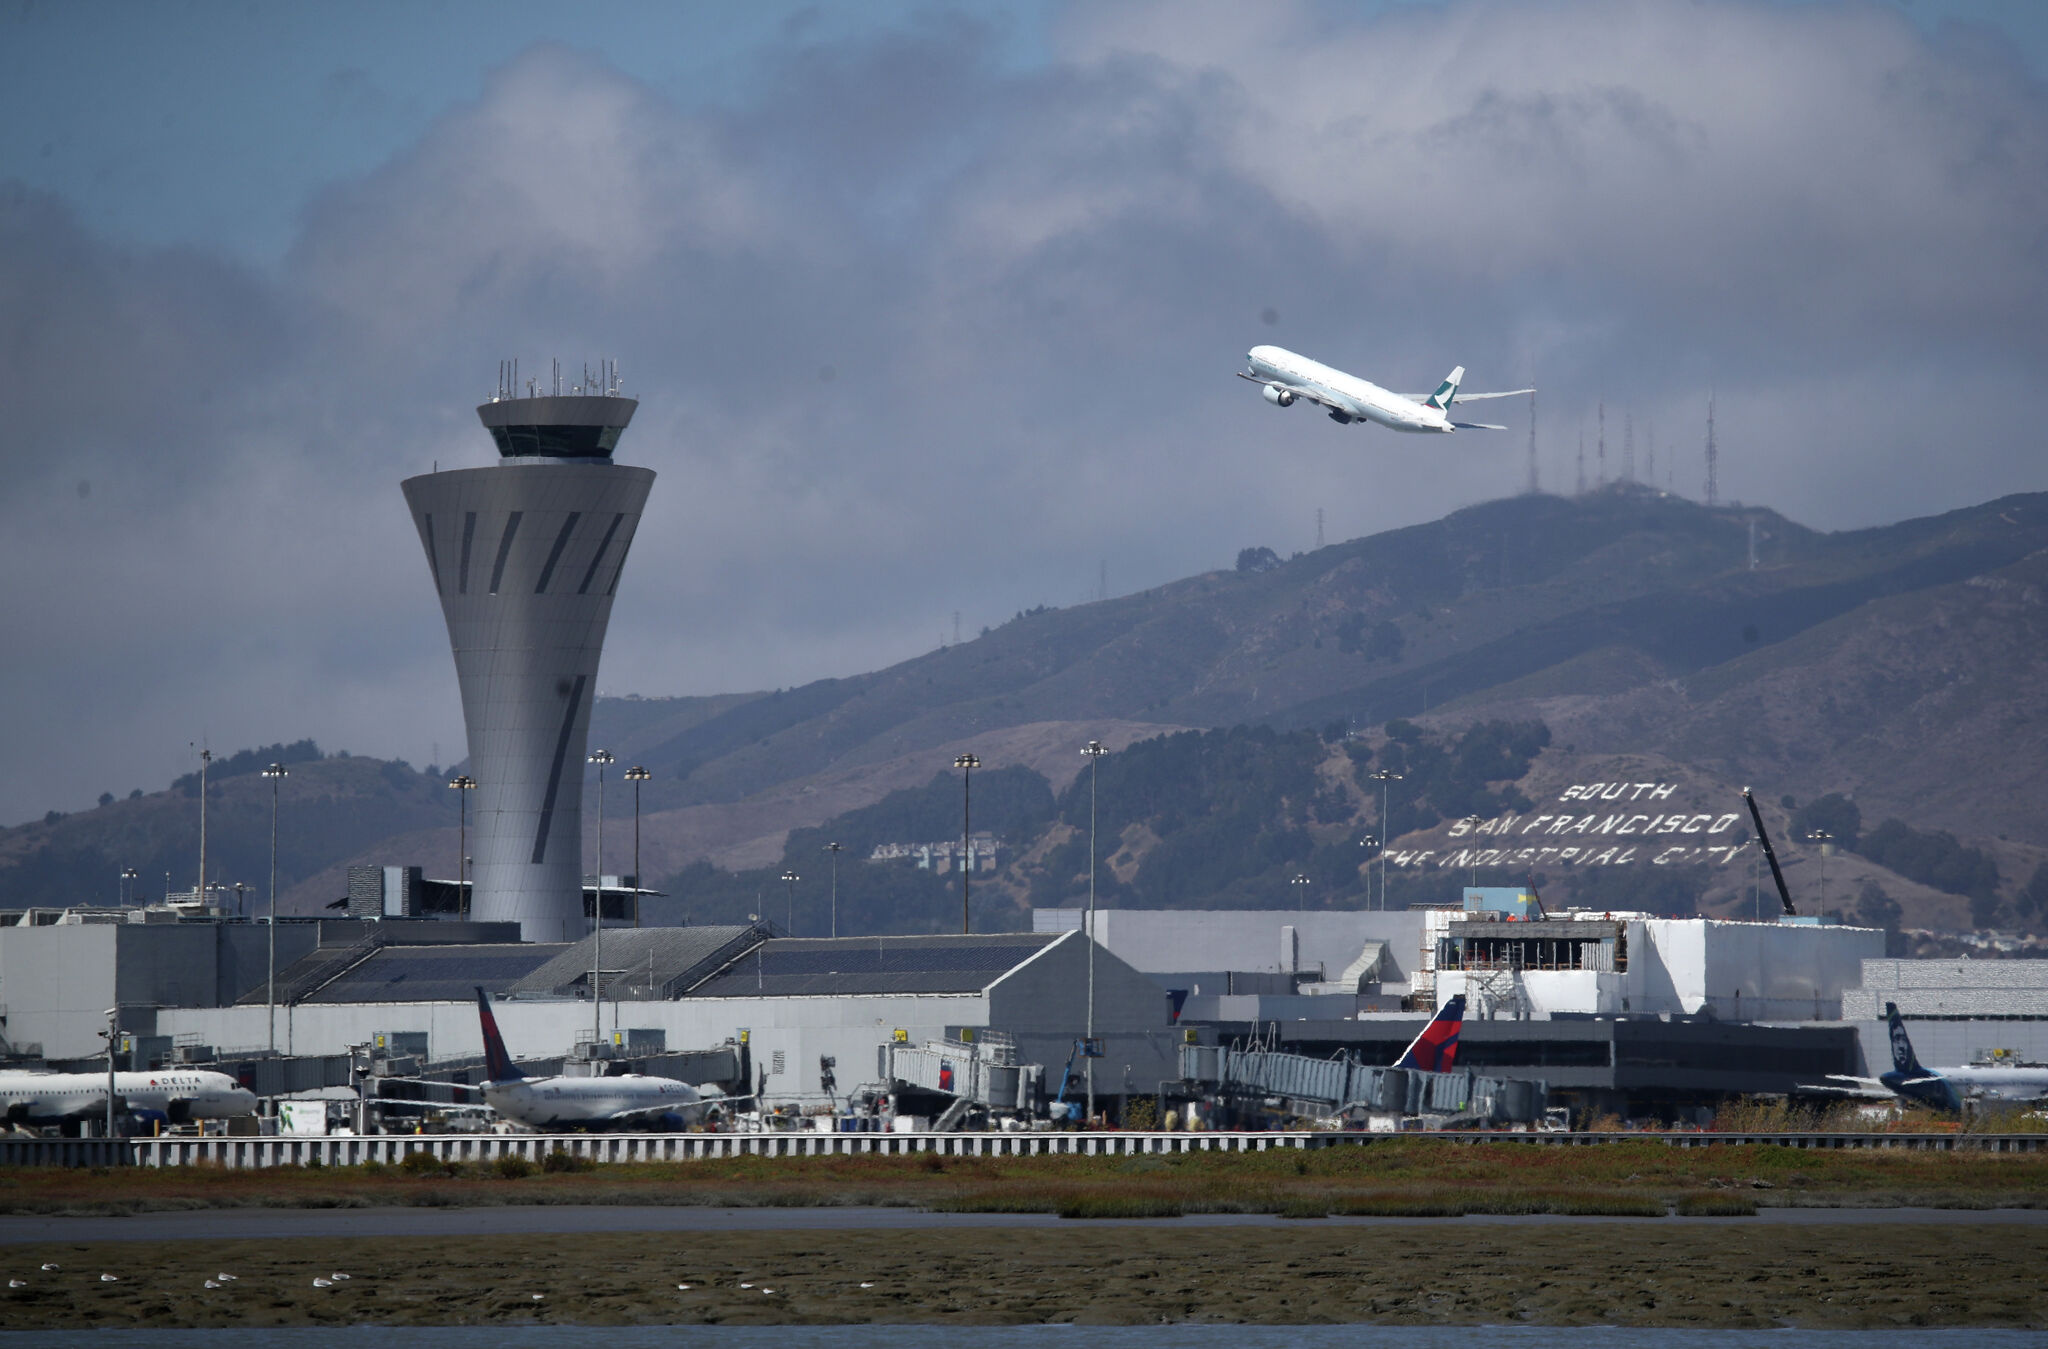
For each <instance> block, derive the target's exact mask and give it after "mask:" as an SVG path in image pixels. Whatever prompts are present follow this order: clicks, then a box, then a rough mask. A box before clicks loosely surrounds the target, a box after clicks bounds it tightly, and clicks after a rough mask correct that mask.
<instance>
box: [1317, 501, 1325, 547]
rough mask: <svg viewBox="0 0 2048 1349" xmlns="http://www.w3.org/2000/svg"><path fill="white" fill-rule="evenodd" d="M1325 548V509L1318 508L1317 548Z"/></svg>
mask: <svg viewBox="0 0 2048 1349" xmlns="http://www.w3.org/2000/svg"><path fill="white" fill-rule="evenodd" d="M1322 546H1323V508H1322V507H1321V506H1318V507H1316V547H1318V548H1321V547H1322Z"/></svg>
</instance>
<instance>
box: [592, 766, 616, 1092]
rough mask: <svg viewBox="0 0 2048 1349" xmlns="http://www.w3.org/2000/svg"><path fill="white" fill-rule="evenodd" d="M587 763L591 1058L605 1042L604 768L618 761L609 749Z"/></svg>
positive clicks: (595, 1055) (593, 1057)
mask: <svg viewBox="0 0 2048 1349" xmlns="http://www.w3.org/2000/svg"><path fill="white" fill-rule="evenodd" d="M590 762H591V763H594V764H596V765H597V902H596V903H595V904H593V905H591V910H592V917H593V918H594V919H595V921H594V922H592V923H591V925H590V1010H591V1023H590V1024H591V1033H590V1057H591V1058H592V1059H593V1060H595V1059H596V1058H597V1047H598V1046H599V1045H601V1044H603V1043H604V770H605V769H606V768H608V767H609V766H611V765H612V764H615V763H617V762H618V760H617V759H615V758H613V757H612V752H611V751H610V750H608V749H599V750H592V751H591V752H590Z"/></svg>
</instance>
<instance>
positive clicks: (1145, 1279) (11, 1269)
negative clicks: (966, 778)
mask: <svg viewBox="0 0 2048 1349" xmlns="http://www.w3.org/2000/svg"><path fill="white" fill-rule="evenodd" d="M45 1263H52V1264H56V1265H59V1266H61V1267H60V1268H58V1269H56V1270H48V1271H46V1270H44V1269H42V1268H41V1266H42V1265H44V1264H45ZM2044 1265H2048V1228H2043V1227H2040V1226H2036V1225H2031V1224H2028V1225H2017V1224H1993V1223H1986V1224H1982V1225H1976V1224H1942V1225H1939V1226H1933V1225H1925V1224H1918V1225H1916V1224H1896V1225H1894V1224H1885V1223H1876V1222H1861V1223H1855V1224H1842V1225H1829V1224H1826V1223H1819V1222H1813V1223H1800V1224H1798V1225H1796V1226H1793V1225H1784V1226H1780V1225H1776V1224H1760V1223H1756V1222H1744V1221H1739V1220H1737V1221H1730V1222H1729V1223H1728V1224H1727V1225H1726V1226H1721V1225H1717V1224H1715V1223H1710V1222H1685V1223H1679V1222H1674V1221H1671V1220H1659V1219H1654V1218H1650V1219H1641V1220H1636V1221H1628V1222H1614V1221H1610V1222H1605V1223H1585V1222H1569V1221H1555V1222H1551V1223H1547V1224H1544V1225H1542V1226H1540V1227H1538V1226H1513V1227H1510V1226H1486V1227H1475V1226H1472V1225H1469V1224H1462V1223H1451V1222H1446V1223H1442V1224H1436V1223H1403V1224H1398V1225H1394V1224H1389V1225H1385V1226H1360V1225H1348V1224H1334V1223H1328V1222H1316V1221H1304V1222H1300V1223H1274V1224H1264V1225H1259V1226H1255V1227H1254V1226H1243V1225H1232V1226H1196V1225H1191V1224H1187V1223H1183V1222H1176V1221H1172V1220H1167V1221H1162V1222H1157V1223H1147V1224H1125V1223H1118V1224H1115V1225H1113V1226H1101V1225H1096V1224H1092V1223H1089V1222H1086V1221H1064V1222H1059V1223H1057V1224H1041V1225H1036V1226H1031V1227H976V1228H956V1229H948V1230H922V1231H920V1230H900V1229H897V1230H865V1231H815V1230H813V1231H706V1232H676V1231H668V1232H636V1231H604V1232H589V1233H579V1234H577V1235H575V1236H573V1237H563V1236H536V1235H513V1236H496V1237H485V1236H449V1235H438V1236H432V1237H426V1236H417V1237H416V1236H406V1237H380V1238H377V1239H375V1240H369V1239H361V1238H317V1237H309V1238H295V1239H286V1240H269V1241H238V1240H182V1241H177V1242H137V1241H119V1242H67V1243H45V1244H37V1245H19V1246H13V1247H10V1248H8V1249H6V1250H5V1251H0V1267H4V1276H5V1278H6V1279H7V1280H8V1281H10V1282H12V1281H15V1280H19V1281H21V1283H22V1284H23V1285H24V1286H22V1287H20V1288H8V1289H6V1290H4V1291H0V1324H4V1325H5V1326H6V1328H8V1329H10V1330H38V1329H57V1328H91V1327H155V1326H223V1327H231V1326H304V1325H337V1324H349V1323H377V1324H386V1325H475V1324H494V1323H495V1324H524V1323H535V1322H541V1323H550V1322H552V1323H577V1324H593V1325H630V1324H664V1325H668V1324H682V1325H689V1324H730V1325H742V1324H744V1325H763V1324H858V1323H869V1322H875V1323H887V1322H895V1323H936V1324H960V1325H1000V1324H1027V1323H1051V1322H1075V1323H1091V1324H1150V1323H1159V1322H1180V1323H1200V1322H1210V1323H1239V1324H1267V1325H1281V1324H1306V1323H1329V1322H1367V1323H1380V1324H1407V1325H1460V1324H1495V1325H1499V1324H1514V1323H1522V1324H1532V1325H1596V1324H1599V1325H1629V1326H1678V1327H1686V1326H1692V1327H1701V1328H1721V1327H1727V1328H1761V1327H1769V1326H1780V1325H1796V1326H1807V1327H1841V1328H1887V1327H1906V1326H1998V1327H2013V1328H2041V1327H2044V1326H2048V1281H2044V1280H2043V1279H2042V1278H2041V1277H2040V1271H2041V1270H2042V1269H2043V1268H2044ZM222 1273H227V1274H232V1275H235V1276H236V1277H235V1278H234V1279H233V1280H232V1281H227V1282H222V1281H221V1280H220V1279H219V1278H218V1276H219V1275H220V1274H222ZM103 1274H112V1275H113V1276H115V1281H113V1282H108V1281H104V1280H103V1279H102V1277H101V1276H102V1275H103ZM341 1274H345V1275H347V1276H348V1277H347V1278H345V1279H342V1278H337V1277H336V1276H337V1275H341ZM316 1279H319V1280H324V1281H326V1286H315V1282H314V1281H315V1280H316ZM208 1280H213V1281H214V1282H215V1283H216V1284H218V1285H219V1286H218V1287H215V1288H208V1287H206V1283H207V1281H208ZM679 1284H687V1285H689V1287H687V1288H679V1287H678V1285H679ZM748 1285H751V1286H748ZM863 1285H867V1286H865V1287H864V1286H863Z"/></svg>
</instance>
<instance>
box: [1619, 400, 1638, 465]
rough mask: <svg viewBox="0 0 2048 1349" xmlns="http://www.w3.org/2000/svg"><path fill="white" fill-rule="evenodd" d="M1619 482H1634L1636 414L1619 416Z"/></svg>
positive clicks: (1625, 413) (1626, 413)
mask: <svg viewBox="0 0 2048 1349" xmlns="http://www.w3.org/2000/svg"><path fill="white" fill-rule="evenodd" d="M1621 480H1622V481H1623V482H1634V481H1635V480H1636V414H1635V413H1633V412H1627V411H1624V412H1623V413H1622V414H1621Z"/></svg>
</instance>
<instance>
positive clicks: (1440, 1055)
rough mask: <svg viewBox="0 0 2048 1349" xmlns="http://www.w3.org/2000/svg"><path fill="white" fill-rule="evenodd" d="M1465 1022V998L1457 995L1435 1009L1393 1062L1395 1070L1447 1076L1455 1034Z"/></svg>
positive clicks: (1454, 1054) (1453, 1054)
mask: <svg viewBox="0 0 2048 1349" xmlns="http://www.w3.org/2000/svg"><path fill="white" fill-rule="evenodd" d="M1464 1022H1465V995H1464V994H1463V993H1460V994H1458V995H1457V996H1456V997H1454V998H1452V999H1451V1000H1450V1001H1449V1002H1447V1003H1445V1004H1444V1005H1443V1006H1442V1007H1440V1008H1438V1009H1437V1013H1436V1015H1435V1016H1433V1017H1431V1018H1430V1020H1429V1024H1428V1025H1427V1026H1424V1027H1423V1028H1422V1033H1421V1034H1420V1035H1417V1036H1416V1037H1415V1042H1414V1043H1413V1044H1411V1045H1409V1046H1408V1052H1407V1053H1405V1054H1403V1055H1401V1057H1400V1058H1398V1059H1396V1060H1394V1066H1395V1067H1396V1068H1419V1069H1421V1070H1422V1071H1423V1072H1425V1073H1448V1072H1450V1071H1451V1068H1452V1065H1454V1064H1456V1063H1457V1061H1458V1030H1459V1028H1460V1027H1461V1026H1463V1025H1464Z"/></svg>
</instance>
